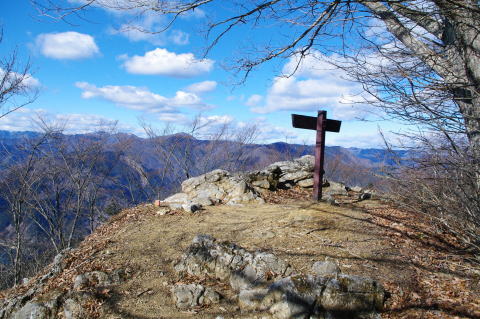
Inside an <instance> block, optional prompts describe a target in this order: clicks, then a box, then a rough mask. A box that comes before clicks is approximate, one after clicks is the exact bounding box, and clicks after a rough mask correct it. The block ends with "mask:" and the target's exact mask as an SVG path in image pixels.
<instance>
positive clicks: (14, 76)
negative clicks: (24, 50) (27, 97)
mask: <svg viewBox="0 0 480 319" xmlns="http://www.w3.org/2000/svg"><path fill="white" fill-rule="evenodd" d="M4 77H5V70H4V69H2V68H0V79H3V78H4ZM20 79H22V82H21V85H22V86H23V87H24V89H26V90H28V89H32V88H36V87H39V86H40V81H39V80H38V79H37V78H35V77H33V76H32V75H31V74H29V73H27V74H25V75H24V74H19V73H16V72H10V74H8V75H7V78H6V79H5V81H6V82H7V83H12V82H15V81H18V80H20Z"/></svg>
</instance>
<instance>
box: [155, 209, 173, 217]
mask: <svg viewBox="0 0 480 319" xmlns="http://www.w3.org/2000/svg"><path fill="white" fill-rule="evenodd" d="M169 212H170V210H169V209H168V208H162V209H160V210H157V212H156V213H155V215H158V216H164V215H166V214H168V213H169Z"/></svg>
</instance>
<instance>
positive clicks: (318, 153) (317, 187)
mask: <svg viewBox="0 0 480 319" xmlns="http://www.w3.org/2000/svg"><path fill="white" fill-rule="evenodd" d="M292 125H293V127H295V128H303V129H307V130H316V131H317V138H316V141H315V168H314V174H313V200H314V201H319V200H321V199H322V184H323V174H324V171H323V164H324V161H325V132H327V131H328V132H340V126H341V125H342V122H341V121H337V120H329V119H327V111H318V115H317V116H316V117H314V116H305V115H299V114H292Z"/></svg>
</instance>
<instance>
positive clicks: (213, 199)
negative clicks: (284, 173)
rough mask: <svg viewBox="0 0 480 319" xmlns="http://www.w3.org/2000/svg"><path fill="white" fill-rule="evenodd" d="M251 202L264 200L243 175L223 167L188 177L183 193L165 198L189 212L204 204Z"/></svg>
mask: <svg viewBox="0 0 480 319" xmlns="http://www.w3.org/2000/svg"><path fill="white" fill-rule="evenodd" d="M249 202H256V203H263V202H264V200H263V199H262V198H261V197H260V195H259V193H258V192H257V191H256V190H255V189H254V188H253V187H252V186H251V185H250V184H248V183H247V181H246V180H245V178H244V177H243V176H242V175H232V174H230V173H229V172H227V171H225V170H221V169H217V170H214V171H211V172H209V173H206V174H203V175H200V176H197V177H193V178H190V179H187V180H186V181H184V182H183V183H182V192H181V193H178V194H175V195H173V196H170V197H168V198H165V199H164V200H163V203H164V204H166V205H168V206H169V207H170V208H171V209H183V210H186V211H189V212H195V211H197V210H199V209H200V208H201V207H202V206H210V205H215V204H226V205H235V204H242V203H249Z"/></svg>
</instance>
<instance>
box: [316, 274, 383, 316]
mask: <svg viewBox="0 0 480 319" xmlns="http://www.w3.org/2000/svg"><path fill="white" fill-rule="evenodd" d="M384 297H385V292H384V289H383V287H382V286H381V285H379V284H378V283H377V282H376V281H375V280H373V279H370V278H363V277H358V276H349V275H338V276H337V277H335V278H331V279H330V280H329V281H328V282H327V284H326V287H325V290H324V291H323V294H322V295H321V296H320V298H318V301H319V303H320V304H321V305H322V307H323V308H324V309H326V310H330V311H342V312H362V311H373V310H381V309H382V307H383V302H384Z"/></svg>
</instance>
